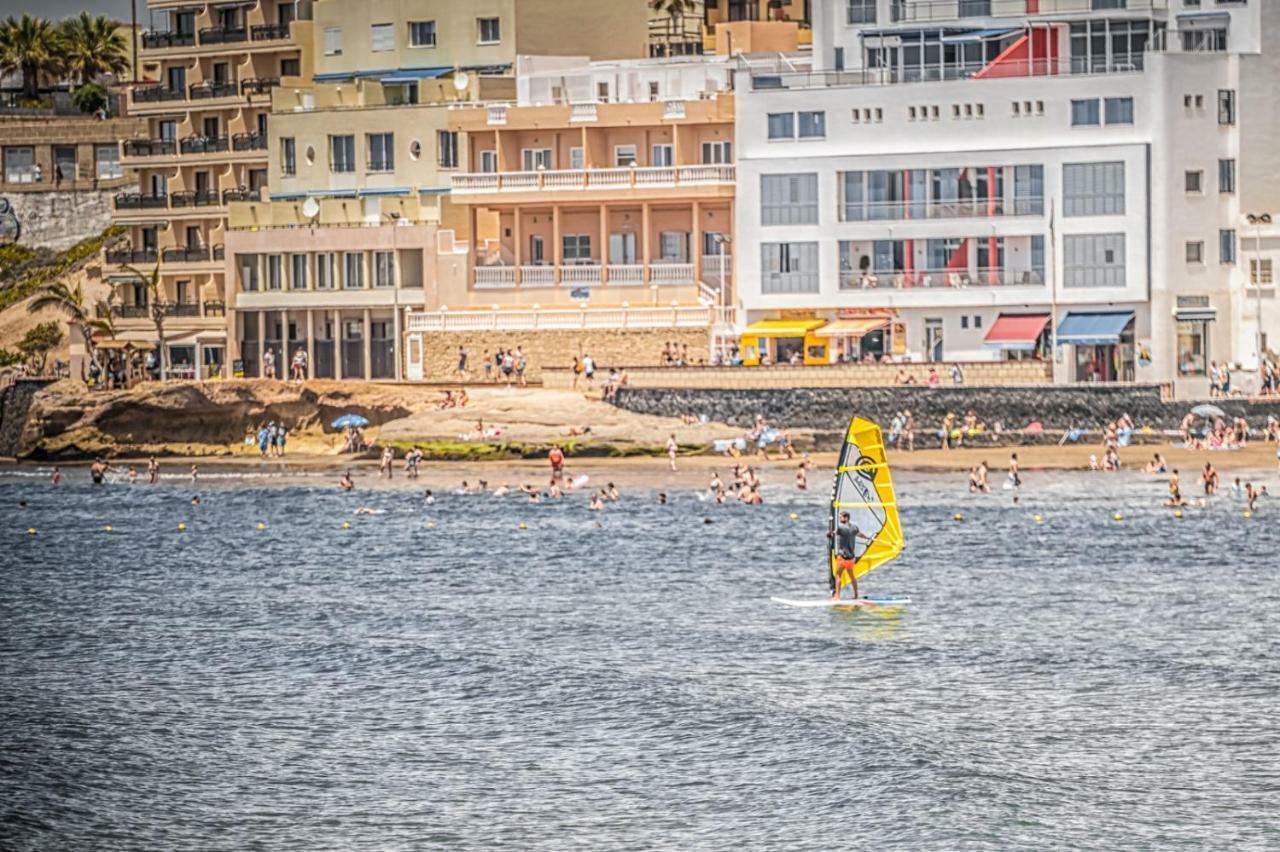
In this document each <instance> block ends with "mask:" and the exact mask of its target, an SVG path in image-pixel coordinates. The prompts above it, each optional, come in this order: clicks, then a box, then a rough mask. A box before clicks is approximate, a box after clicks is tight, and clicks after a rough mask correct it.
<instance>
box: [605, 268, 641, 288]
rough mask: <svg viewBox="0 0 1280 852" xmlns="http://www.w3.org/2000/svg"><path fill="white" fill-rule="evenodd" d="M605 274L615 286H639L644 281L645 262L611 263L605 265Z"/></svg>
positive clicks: (610, 283)
mask: <svg viewBox="0 0 1280 852" xmlns="http://www.w3.org/2000/svg"><path fill="white" fill-rule="evenodd" d="M605 276H606V277H607V278H608V279H609V285H610V286H613V287H631V286H639V285H641V284H643V283H644V264H641V263H611V264H609V265H608V266H606V267H605Z"/></svg>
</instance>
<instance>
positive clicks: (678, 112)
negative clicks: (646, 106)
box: [662, 101, 685, 118]
mask: <svg viewBox="0 0 1280 852" xmlns="http://www.w3.org/2000/svg"><path fill="white" fill-rule="evenodd" d="M684 116H685V111H684V101H667V102H666V103H665V104H663V107H662V117H663V118H684Z"/></svg>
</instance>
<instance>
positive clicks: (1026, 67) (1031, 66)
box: [751, 54, 1142, 91]
mask: <svg viewBox="0 0 1280 852" xmlns="http://www.w3.org/2000/svg"><path fill="white" fill-rule="evenodd" d="M1135 56H1137V57H1139V58H1140V57H1141V54H1135ZM1141 71H1142V68H1141V67H1140V62H1137V63H1135V62H1120V63H1116V64H1111V65H1096V66H1090V67H1081V66H1075V67H1073V66H1072V65H1071V64H1070V63H1069V62H1068V60H1067V59H1065V58H1061V59H1059V58H1050V59H1001V60H998V61H992V62H990V63H978V62H972V63H962V62H957V63H954V64H935V65H913V66H902V67H895V68H865V69H862V70H859V71H790V70H786V69H780V70H776V71H774V70H759V71H755V72H753V73H752V75H751V88H752V89H753V90H755V91H777V90H804V89H841V88H861V87H864V86H896V85H901V84H905V83H937V82H944V81H951V80H985V79H1008V78H1021V77H1058V76H1090V75H1110V74H1123V73H1139V72H1141Z"/></svg>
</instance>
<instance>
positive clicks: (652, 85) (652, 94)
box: [649, 80, 661, 101]
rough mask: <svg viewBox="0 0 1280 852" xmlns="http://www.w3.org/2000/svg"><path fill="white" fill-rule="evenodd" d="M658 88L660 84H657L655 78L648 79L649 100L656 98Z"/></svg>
mask: <svg viewBox="0 0 1280 852" xmlns="http://www.w3.org/2000/svg"><path fill="white" fill-rule="evenodd" d="M660 89H661V86H659V85H658V81H657V80H650V81H649V100H651V101H656V100H658V92H659V90H660Z"/></svg>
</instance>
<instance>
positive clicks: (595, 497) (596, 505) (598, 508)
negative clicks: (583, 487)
mask: <svg viewBox="0 0 1280 852" xmlns="http://www.w3.org/2000/svg"><path fill="white" fill-rule="evenodd" d="M588 508H590V510H591V511H593V512H602V511H604V503H602V502H601V501H600V495H599V494H597V493H596V492H594V491H592V492H591V505H590V506H589V507H588Z"/></svg>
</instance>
